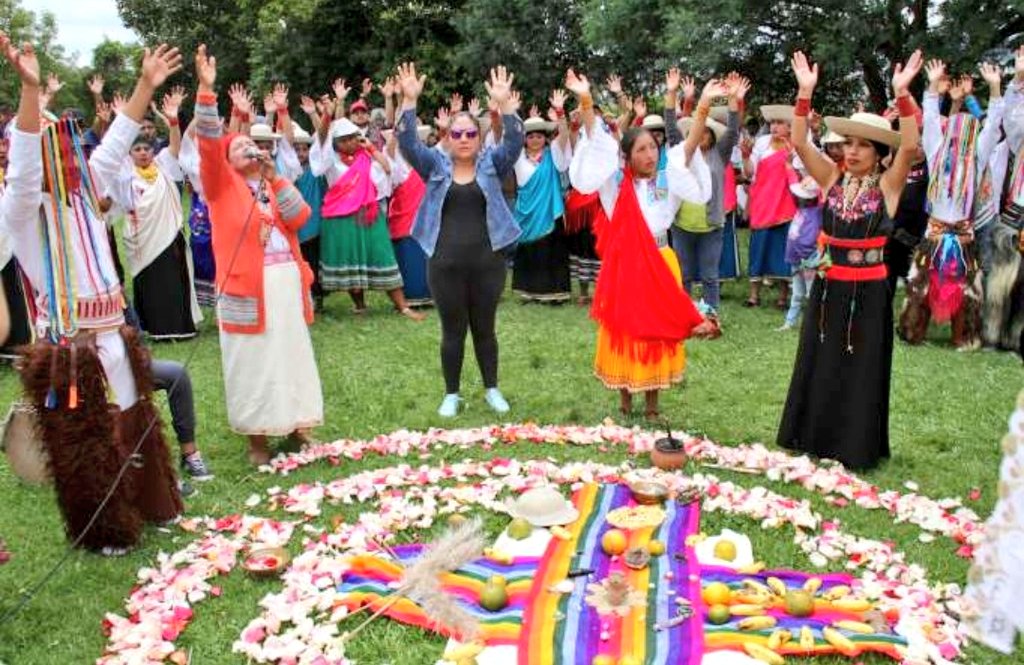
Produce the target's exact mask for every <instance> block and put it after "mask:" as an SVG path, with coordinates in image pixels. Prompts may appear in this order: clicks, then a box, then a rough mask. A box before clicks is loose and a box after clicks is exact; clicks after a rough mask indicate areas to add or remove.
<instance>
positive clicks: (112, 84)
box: [86, 39, 142, 97]
mask: <svg viewBox="0 0 1024 665" xmlns="http://www.w3.org/2000/svg"><path fill="white" fill-rule="evenodd" d="M140 62H142V47H141V46H139V45H138V44H126V43H124V42H118V41H114V40H112V39H104V40H103V41H102V42H100V44H99V45H98V46H97V47H96V48H95V49H94V50H93V52H92V67H90V68H89V70H88V72H87V74H88V76H86V80H87V81H88V79H89V78H90V77H92V76H94V75H97V74H98V75H101V76H102V77H103V79H104V81H105V83H104V88H105V92H104V96H105V97H109V96H110V95H111V94H113V93H114V92H122V93H123V94H125V95H129V94H131V91H132V89H133V88H134V86H135V79H136V78H137V76H138V74H137V70H138V65H139V63H140Z"/></svg>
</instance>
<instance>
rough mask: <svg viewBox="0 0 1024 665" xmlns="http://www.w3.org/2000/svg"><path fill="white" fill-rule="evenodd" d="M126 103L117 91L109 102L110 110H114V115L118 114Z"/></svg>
mask: <svg viewBox="0 0 1024 665" xmlns="http://www.w3.org/2000/svg"><path fill="white" fill-rule="evenodd" d="M127 103H128V100H127V99H125V98H124V95H122V94H121V92H120V91H118V92H115V93H114V98H113V99H112V100H111V101H110V108H112V109H113V110H114V113H120V112H121V111H122V110H123V109H124V107H125V105H126V104H127Z"/></svg>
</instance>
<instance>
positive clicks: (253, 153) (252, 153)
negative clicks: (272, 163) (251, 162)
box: [242, 146, 263, 159]
mask: <svg viewBox="0 0 1024 665" xmlns="http://www.w3.org/2000/svg"><path fill="white" fill-rule="evenodd" d="M242 156H244V157H248V158H249V159H260V158H261V157H262V156H263V155H262V153H261V152H260V149H259V148H257V147H256V146H251V147H248V148H246V149H245V152H243V153H242Z"/></svg>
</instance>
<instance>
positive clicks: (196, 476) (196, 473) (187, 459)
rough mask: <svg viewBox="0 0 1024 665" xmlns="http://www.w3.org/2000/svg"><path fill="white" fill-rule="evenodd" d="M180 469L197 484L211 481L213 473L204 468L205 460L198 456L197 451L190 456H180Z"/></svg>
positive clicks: (206, 467) (208, 468)
mask: <svg viewBox="0 0 1024 665" xmlns="http://www.w3.org/2000/svg"><path fill="white" fill-rule="evenodd" d="M181 469H182V471H184V472H185V473H187V474H188V475H189V476H190V477H191V478H192V480H194V481H196V482H197V483H204V482H206V481H207V480H213V472H211V471H210V467H208V466H206V460H204V459H203V456H202V455H200V454H199V451H196V452H194V453H192V454H191V455H182V456H181Z"/></svg>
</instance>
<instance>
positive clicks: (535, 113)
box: [530, 104, 540, 118]
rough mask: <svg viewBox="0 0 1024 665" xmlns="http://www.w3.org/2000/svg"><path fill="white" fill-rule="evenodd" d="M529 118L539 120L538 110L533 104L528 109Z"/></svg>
mask: <svg viewBox="0 0 1024 665" xmlns="http://www.w3.org/2000/svg"><path fill="white" fill-rule="evenodd" d="M530 117H531V118H539V117H540V108H539V107H538V106H537V105H536V104H534V105H532V106H531V107H530Z"/></svg>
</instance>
